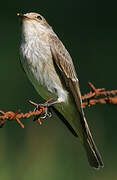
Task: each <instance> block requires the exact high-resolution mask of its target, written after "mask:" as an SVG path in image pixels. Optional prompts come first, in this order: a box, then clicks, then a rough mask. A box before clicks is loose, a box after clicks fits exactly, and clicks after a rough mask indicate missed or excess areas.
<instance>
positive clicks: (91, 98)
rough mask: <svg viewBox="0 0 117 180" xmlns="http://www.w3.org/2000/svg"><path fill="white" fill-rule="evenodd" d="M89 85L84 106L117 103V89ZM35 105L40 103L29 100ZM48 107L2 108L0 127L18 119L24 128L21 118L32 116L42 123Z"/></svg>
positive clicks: (83, 99)
mask: <svg viewBox="0 0 117 180" xmlns="http://www.w3.org/2000/svg"><path fill="white" fill-rule="evenodd" d="M89 86H90V87H91V91H90V92H89V93H87V94H85V95H84V96H82V101H83V108H86V106H94V105H96V104H113V105H117V90H111V91H106V90H105V88H100V89H96V88H95V86H94V85H93V84H92V83H91V82H90V83H89ZM52 100H53V99H49V100H48V101H47V102H45V104H47V103H49V102H51V101H52ZM29 102H30V103H31V104H32V105H34V106H35V107H37V106H38V104H36V103H34V102H32V101H29ZM46 111H47V107H44V106H40V107H39V109H37V110H35V111H29V112H28V113H22V112H21V111H20V110H18V111H17V112H13V111H8V112H4V111H2V110H0V128H2V127H3V126H4V124H5V123H6V122H7V121H16V122H17V123H18V124H19V125H20V126H21V127H22V128H24V124H23V123H22V122H21V119H28V118H30V117H36V120H37V122H38V123H39V124H40V125H42V122H41V119H40V117H41V116H43V115H44V114H45V112H46Z"/></svg>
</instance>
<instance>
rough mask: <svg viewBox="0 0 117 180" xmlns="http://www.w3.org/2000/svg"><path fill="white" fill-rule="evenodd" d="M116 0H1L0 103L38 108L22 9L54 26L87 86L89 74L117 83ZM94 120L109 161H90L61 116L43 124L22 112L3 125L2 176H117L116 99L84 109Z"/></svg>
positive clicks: (104, 179)
mask: <svg viewBox="0 0 117 180" xmlns="http://www.w3.org/2000/svg"><path fill="white" fill-rule="evenodd" d="M114 2H116V1H105V0H104V1H96V0H89V1H87V0H84V1H81V0H74V1H67V0H59V1H57V0H56V1H55V0H43V1H35V0H33V1H30V0H28V1H26V0H25V1H22V0H20V1H8V2H6V1H4V2H1V6H0V109H2V110H5V111H8V110H13V111H17V110H18V109H21V111H23V112H27V111H29V110H32V109H33V107H32V106H31V105H30V104H29V103H28V100H29V99H31V100H34V101H35V102H40V100H41V99H40V97H39V95H38V94H37V93H36V91H35V89H34V88H33V87H32V85H31V84H30V82H29V81H28V79H27V77H26V76H25V74H24V73H23V71H22V69H21V67H20V61H19V44H20V25H19V24H20V23H19V20H18V18H17V16H16V13H17V12H23V13H25V12H31V11H34V12H39V13H41V14H42V15H44V16H45V17H46V19H47V20H48V22H49V23H50V24H51V26H53V29H54V30H55V31H56V33H57V34H58V36H59V37H60V39H61V40H62V41H63V42H64V44H65V45H66V47H67V49H68V50H69V52H70V54H71V56H72V58H73V61H74V63H75V67H76V70H77V72H78V77H79V80H80V86H81V92H82V94H84V93H86V92H88V91H89V90H90V88H89V87H88V82H89V81H91V82H93V83H94V84H95V86H96V87H98V88H100V87H105V88H106V89H109V90H110V89H117V80H116V76H117V10H116V5H117V4H116V3H114ZM85 113H86V116H87V119H88V123H89V125H90V128H91V130H92V133H93V135H94V138H95V141H96V144H97V146H98V148H99V150H100V152H101V154H102V157H103V161H104V163H105V167H104V168H103V169H101V170H100V171H95V170H94V169H92V168H91V167H89V165H88V162H87V159H86V156H85V153H84V150H83V148H82V147H81V145H80V143H79V141H78V139H76V138H75V137H73V136H72V134H71V133H70V132H69V131H68V130H67V128H66V127H65V126H64V125H63V124H62V123H61V121H60V120H59V119H58V118H57V117H55V116H54V115H53V118H51V119H48V120H45V121H44V122H43V126H41V127H40V126H39V125H37V124H36V123H33V122H32V120H31V119H29V120H24V121H23V122H24V124H25V129H21V128H20V127H19V126H18V125H17V124H16V123H15V122H12V123H7V124H6V125H5V127H4V128H3V129H0V179H1V180H16V179H17V180H32V179H34V180H37V179H41V180H55V179H56V180H60V179H61V180H64V179H67V180H74V179H83V180H85V179H87V180H99V179H100V180H110V179H113V180H116V179H117V140H116V139H117V107H116V106H112V105H96V106H95V107H91V108H87V109H85Z"/></svg>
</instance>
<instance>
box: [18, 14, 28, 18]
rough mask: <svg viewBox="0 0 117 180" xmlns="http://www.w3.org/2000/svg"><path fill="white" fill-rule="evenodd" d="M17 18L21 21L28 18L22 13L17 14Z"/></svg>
mask: <svg viewBox="0 0 117 180" xmlns="http://www.w3.org/2000/svg"><path fill="white" fill-rule="evenodd" d="M17 16H18V17H20V18H21V19H25V18H27V17H26V16H25V15H24V14H22V13H17Z"/></svg>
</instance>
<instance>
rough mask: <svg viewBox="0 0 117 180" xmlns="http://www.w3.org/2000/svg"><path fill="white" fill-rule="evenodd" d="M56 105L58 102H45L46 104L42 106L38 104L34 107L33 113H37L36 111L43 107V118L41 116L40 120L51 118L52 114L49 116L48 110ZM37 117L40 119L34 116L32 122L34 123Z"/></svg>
mask: <svg viewBox="0 0 117 180" xmlns="http://www.w3.org/2000/svg"><path fill="white" fill-rule="evenodd" d="M57 103H58V100H55V101H47V102H46V103H44V104H38V105H37V106H36V108H35V109H34V111H37V110H39V109H40V108H41V107H44V110H45V113H44V115H43V116H42V115H41V118H42V119H45V118H46V117H51V116H52V114H51V112H50V109H49V108H50V107H51V106H53V105H54V104H57ZM39 117H40V115H39V116H36V117H35V118H34V120H33V121H36V120H37V119H38V118H39Z"/></svg>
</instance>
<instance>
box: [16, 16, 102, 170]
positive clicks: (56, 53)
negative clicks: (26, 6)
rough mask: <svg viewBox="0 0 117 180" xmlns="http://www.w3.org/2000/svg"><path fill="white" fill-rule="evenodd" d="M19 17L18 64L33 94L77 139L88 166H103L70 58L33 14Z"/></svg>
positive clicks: (60, 44) (63, 47)
mask: <svg viewBox="0 0 117 180" xmlns="http://www.w3.org/2000/svg"><path fill="white" fill-rule="evenodd" d="M17 15H18V16H19V17H21V24H22V28H21V29H22V41H21V47H20V54H21V64H22V66H23V68H24V71H25V72H26V74H27V76H28V78H29V79H30V81H31V82H32V84H33V86H34V87H35V89H36V90H37V92H38V93H39V94H40V95H41V96H42V97H43V98H44V99H45V100H47V99H50V98H53V97H54V98H56V101H55V102H53V103H51V104H50V105H52V106H54V109H55V112H56V113H57V115H58V116H59V117H60V118H62V119H63V121H64V122H65V124H66V125H67V126H68V127H69V129H70V130H71V131H72V133H73V134H74V135H75V136H76V137H79V140H80V141H81V144H82V145H83V146H84V149H85V151H86V154H87V157H88V161H89V164H90V165H91V166H92V167H95V168H100V167H103V162H102V159H101V156H100V154H99V152H98V150H97V148H96V145H95V143H94V141H93V138H92V135H91V132H90V130H89V127H88V124H87V121H86V118H85V116H84V112H83V108H82V100H81V93H80V89H79V82H78V78H77V75H76V72H75V68H74V65H73V62H72V58H71V56H70V54H69V53H68V51H67V50H66V48H65V46H64V45H63V43H62V42H61V41H60V39H59V38H58V37H57V35H56V34H55V32H54V31H53V29H52V27H51V26H50V25H49V24H48V23H47V21H46V20H45V19H44V17H43V16H41V15H40V14H37V13H27V14H19V13H18V14H17Z"/></svg>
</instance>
